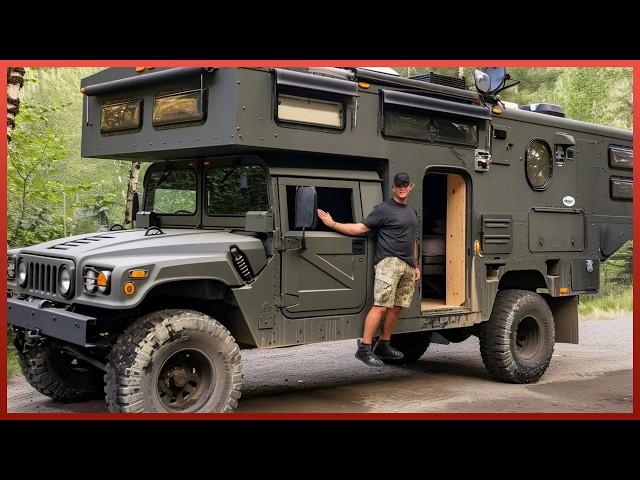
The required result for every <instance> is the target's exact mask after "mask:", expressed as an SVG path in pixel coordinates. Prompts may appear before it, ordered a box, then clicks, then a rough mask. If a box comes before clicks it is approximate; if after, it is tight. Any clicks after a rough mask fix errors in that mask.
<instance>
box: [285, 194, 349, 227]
mask: <svg viewBox="0 0 640 480" xmlns="http://www.w3.org/2000/svg"><path fill="white" fill-rule="evenodd" d="M316 192H317V194H318V208H319V209H321V210H324V211H325V212H329V213H330V214H331V216H332V217H333V219H334V220H335V221H336V222H340V223H353V221H354V216H353V190H352V189H350V188H333V187H316ZM295 207H296V186H295V185H287V211H288V218H289V230H290V231H295V230H296V229H295V227H294V225H295ZM313 231H316V232H332V231H333V230H332V229H330V228H329V227H327V226H325V224H324V223H322V222H321V221H318V222H317V225H316V228H314V229H313Z"/></svg>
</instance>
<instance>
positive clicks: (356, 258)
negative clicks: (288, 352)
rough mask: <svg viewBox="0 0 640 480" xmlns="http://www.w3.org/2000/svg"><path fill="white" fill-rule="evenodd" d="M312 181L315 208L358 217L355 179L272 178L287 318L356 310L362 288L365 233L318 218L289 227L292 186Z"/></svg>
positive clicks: (351, 219)
mask: <svg viewBox="0 0 640 480" xmlns="http://www.w3.org/2000/svg"><path fill="white" fill-rule="evenodd" d="M298 186H313V187H315V188H316V192H317V195H318V208H320V209H322V210H325V211H328V212H329V213H330V214H331V215H332V216H333V218H334V219H335V220H336V221H337V222H341V223H358V222H362V204H361V200H360V189H359V185H358V182H357V181H345V180H324V179H323V180H320V179H306V178H305V179H302V178H280V179H278V193H279V206H280V212H281V214H280V219H281V225H280V228H281V232H282V245H281V247H280V249H281V259H282V260H281V261H282V276H281V299H280V307H281V308H282V309H283V312H284V314H285V315H286V316H288V317H292V318H300V317H311V316H313V317H315V316H330V315H347V314H353V313H358V312H360V311H361V310H362V309H363V308H364V305H365V302H366V293H367V265H368V262H367V255H368V251H367V238H366V235H364V234H363V235H362V236H358V237H350V236H346V235H342V234H340V233H337V232H336V231H334V230H331V229H329V228H328V227H326V226H325V225H324V224H323V223H322V222H321V221H320V219H318V220H317V225H316V226H315V227H314V228H312V229H310V230H307V231H305V232H304V237H305V241H304V246H303V242H302V231H299V230H296V229H295V222H294V218H295V211H294V209H295V192H296V187H298Z"/></svg>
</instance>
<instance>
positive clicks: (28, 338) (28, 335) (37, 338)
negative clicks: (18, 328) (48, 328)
mask: <svg viewBox="0 0 640 480" xmlns="http://www.w3.org/2000/svg"><path fill="white" fill-rule="evenodd" d="M42 342H44V337H43V336H42V335H40V329H39V328H36V329H35V330H27V331H25V332H24V345H23V349H22V353H26V352H27V350H28V349H29V348H30V347H35V346H37V345H39V344H41V343H42Z"/></svg>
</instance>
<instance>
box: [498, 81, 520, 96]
mask: <svg viewBox="0 0 640 480" xmlns="http://www.w3.org/2000/svg"><path fill="white" fill-rule="evenodd" d="M519 83H520V81H517V82H514V83H512V84H511V85H505V86H504V87H502V88H501V89H499V90H497V91H496V92H494V93H493V95H497V94H499V93H500V92H502V91H504V90H506V89H507V88H511V87H515V86H516V85H518V84H519Z"/></svg>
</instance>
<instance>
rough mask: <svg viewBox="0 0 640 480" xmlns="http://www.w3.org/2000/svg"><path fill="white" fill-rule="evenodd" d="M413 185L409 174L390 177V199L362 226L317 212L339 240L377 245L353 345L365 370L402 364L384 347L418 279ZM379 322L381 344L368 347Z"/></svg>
mask: <svg viewBox="0 0 640 480" xmlns="http://www.w3.org/2000/svg"><path fill="white" fill-rule="evenodd" d="M411 190H413V184H412V183H411V179H410V177H409V174H408V173H406V172H400V173H397V174H396V175H395V176H394V177H393V198H390V199H389V200H387V201H385V202H383V203H381V204H380V205H378V206H376V207H375V208H374V209H373V212H371V214H370V215H369V216H368V217H367V218H365V219H364V221H363V222H362V223H338V222H336V221H335V220H334V219H333V218H331V215H330V214H329V213H328V212H325V211H323V210H320V209H318V217H319V218H320V220H322V223H324V224H325V225H326V226H327V227H329V228H332V229H333V230H335V231H336V232H339V233H342V234H344V235H360V234H362V233H365V232H368V231H370V230H375V231H377V234H378V241H377V247H376V255H375V258H374V260H373V262H374V265H375V273H376V277H375V287H374V296H373V306H372V307H371V310H369V313H368V314H367V317H366V319H365V321H364V333H363V334H362V339H361V340H358V350H357V351H356V358H357V359H359V360H362V361H363V362H364V363H366V364H367V365H369V366H374V367H375V366H381V365H383V362H382V359H390V360H401V359H402V358H403V356H404V355H403V354H402V352H400V351H399V350H397V349H395V348H393V347H392V346H391V345H390V344H389V342H390V340H391V334H392V333H393V331H394V329H395V326H396V323H398V318H399V317H400V311H401V310H402V309H403V308H406V307H408V306H409V305H410V304H411V299H412V298H413V292H414V290H415V282H416V281H418V280H419V279H420V268H419V267H418V261H417V260H418V245H417V243H416V228H417V225H418V219H417V215H416V211H415V210H414V209H413V208H411V207H410V206H409V194H410V193H411ZM383 316H384V319H385V320H384V326H383V328H382V334H381V335H380V339H379V340H378V342H377V343H376V345H375V347H373V346H372V343H373V336H374V335H375V334H376V331H377V330H378V327H379V326H380V322H381V321H382V318H383Z"/></svg>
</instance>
